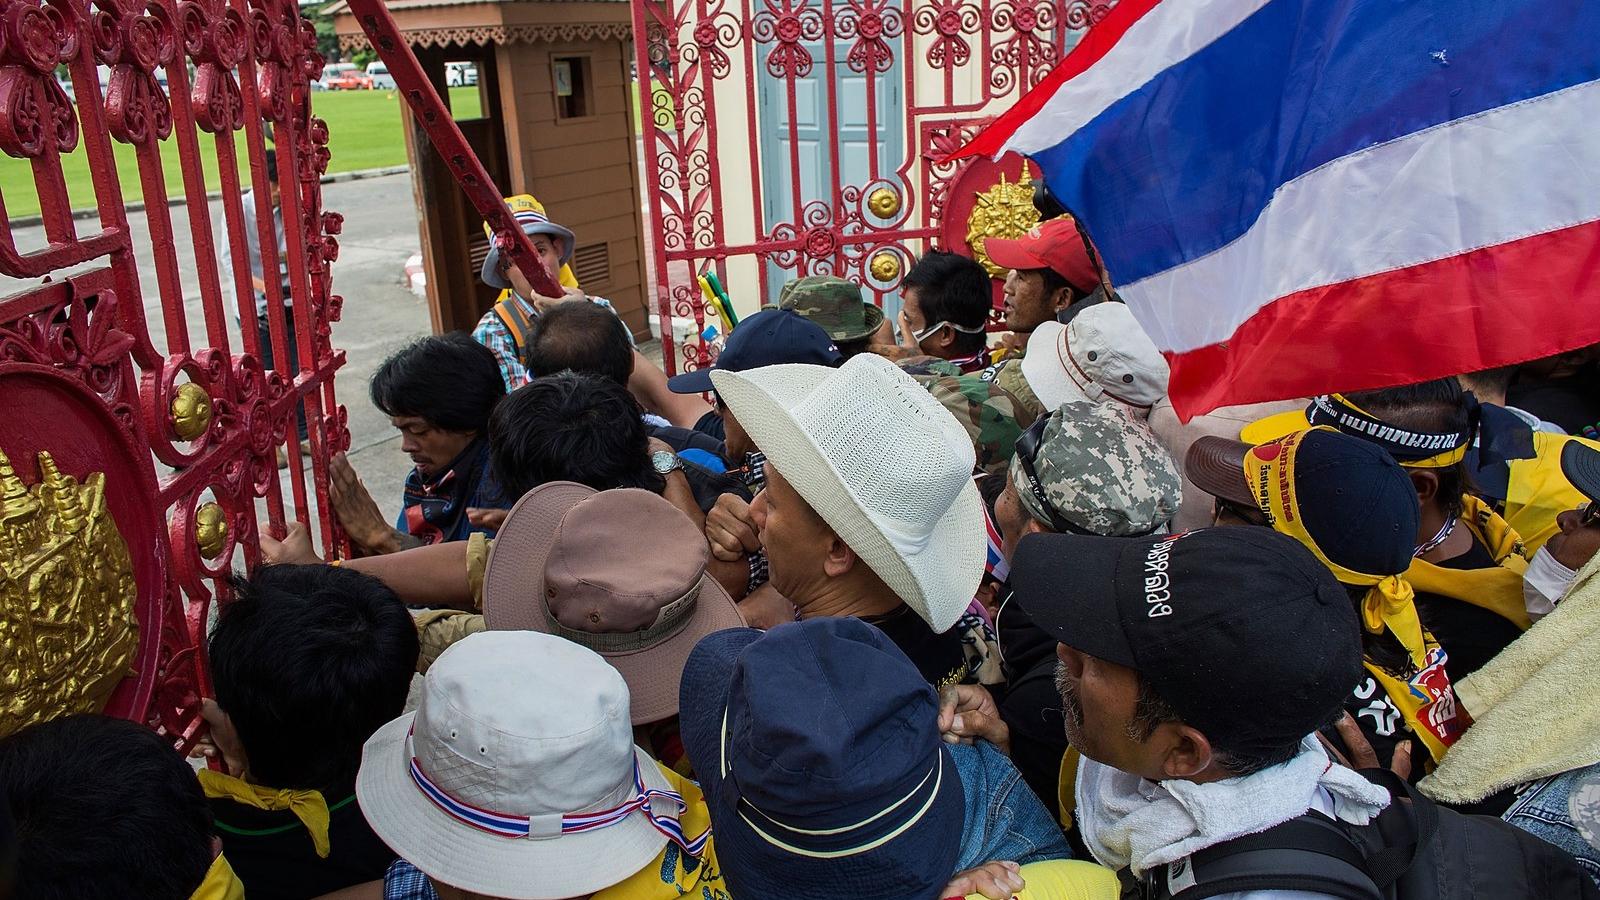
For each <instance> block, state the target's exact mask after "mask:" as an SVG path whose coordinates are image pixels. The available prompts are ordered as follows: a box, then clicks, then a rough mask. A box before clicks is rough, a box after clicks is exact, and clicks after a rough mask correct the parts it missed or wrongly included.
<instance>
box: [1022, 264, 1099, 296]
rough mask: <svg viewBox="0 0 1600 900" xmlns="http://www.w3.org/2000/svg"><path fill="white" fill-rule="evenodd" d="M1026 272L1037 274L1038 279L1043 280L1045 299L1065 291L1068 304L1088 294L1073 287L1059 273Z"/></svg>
mask: <svg viewBox="0 0 1600 900" xmlns="http://www.w3.org/2000/svg"><path fill="white" fill-rule="evenodd" d="M1028 271H1032V272H1037V273H1039V277H1040V278H1043V279H1044V295H1045V296H1046V297H1053V296H1055V293H1056V291H1059V290H1061V289H1062V288H1066V289H1067V297H1068V298H1069V299H1068V300H1067V303H1068V304H1072V303H1076V302H1078V301H1079V300H1082V299H1083V298H1084V297H1087V296H1088V294H1085V293H1084V292H1082V291H1080V290H1078V289H1077V288H1075V287H1073V286H1072V283H1071V282H1069V281H1067V277H1066V276H1065V275H1062V274H1061V273H1060V272H1057V271H1056V270H1055V269H1050V268H1045V269H1030V270H1028Z"/></svg>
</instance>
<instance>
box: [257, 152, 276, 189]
mask: <svg viewBox="0 0 1600 900" xmlns="http://www.w3.org/2000/svg"><path fill="white" fill-rule="evenodd" d="M261 162H262V168H264V169H266V170H267V180H268V181H270V182H272V183H273V184H277V183H278V151H277V150H275V149H273V148H271V147H268V148H267V149H266V150H264V151H262V154H261Z"/></svg>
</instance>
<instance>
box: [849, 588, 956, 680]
mask: <svg viewBox="0 0 1600 900" xmlns="http://www.w3.org/2000/svg"><path fill="white" fill-rule="evenodd" d="M862 621H864V622H866V623H868V624H869V625H875V626H877V628H878V630H879V631H881V632H883V633H884V635H885V636H887V637H888V638H889V640H891V641H894V644H895V646H896V647H899V648H900V651H901V652H902V653H904V654H905V655H906V656H907V657H909V658H910V659H911V662H912V663H914V664H915V665H916V667H917V671H918V672H921V673H922V677H923V678H925V679H927V681H928V683H929V684H931V685H933V687H934V689H935V690H937V689H939V688H942V687H945V686H946V685H951V684H964V683H966V682H967V681H968V678H967V676H968V674H969V673H968V671H967V654H966V651H965V650H964V649H963V648H964V646H965V645H964V644H963V643H962V640H961V633H960V632H959V631H958V630H957V629H954V628H952V629H950V630H949V631H946V632H945V633H944V634H934V632H933V628H932V627H930V626H929V625H928V623H927V622H924V621H923V620H922V617H921V616H919V615H917V614H916V613H915V612H913V611H912V610H911V607H909V606H902V607H900V608H899V609H897V610H895V611H894V612H892V613H889V614H888V615H885V616H873V617H870V618H868V617H865V616H863V617H862Z"/></svg>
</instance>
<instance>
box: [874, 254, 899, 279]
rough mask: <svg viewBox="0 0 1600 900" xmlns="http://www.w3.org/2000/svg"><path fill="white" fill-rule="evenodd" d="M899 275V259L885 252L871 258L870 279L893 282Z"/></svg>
mask: <svg viewBox="0 0 1600 900" xmlns="http://www.w3.org/2000/svg"><path fill="white" fill-rule="evenodd" d="M899 274H900V257H898V256H896V255H894V254H893V253H890V252H889V251H887V250H884V251H881V252H879V253H877V254H876V255H874V256H873V257H872V277H873V278H876V279H878V280H879V281H893V280H894V279H895V276H896V275H899Z"/></svg>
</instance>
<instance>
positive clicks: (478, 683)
mask: <svg viewBox="0 0 1600 900" xmlns="http://www.w3.org/2000/svg"><path fill="white" fill-rule="evenodd" d="M629 708H630V703H629V696H628V685H627V683H626V682H624V681H623V680H622V675H621V674H619V673H618V672H617V670H616V669H613V668H612V667H611V666H609V665H607V664H606V662H605V660H603V659H601V658H600V656H599V655H598V654H596V653H595V652H594V651H592V650H589V649H587V648H585V647H580V646H578V645H577V644H574V643H572V642H570V641H565V640H562V639H561V638H558V637H554V636H552V635H548V634H539V633H537V632H532V631H488V632H483V633H481V634H474V635H471V636H470V637H467V638H465V639H463V640H461V641H459V642H457V643H456V644H454V645H452V646H451V647H450V648H449V649H448V650H446V651H445V652H444V653H443V654H441V655H440V656H439V659H438V661H436V662H435V663H434V664H433V665H432V666H431V667H430V668H429V669H428V675H427V680H426V682H425V684H424V687H423V690H422V701H421V703H420V705H419V706H418V707H417V711H416V712H415V713H407V714H406V715H403V716H401V717H400V718H398V719H395V720H394V721H393V722H390V723H389V724H387V725H385V726H383V727H382V728H380V729H378V731H377V733H375V734H374V735H373V736H372V737H371V738H370V739H369V740H368V741H367V744H366V746H365V747H364V748H363V749H362V753H361V771H360V772H359V773H358V774H357V776H356V797H357V798H358V799H359V800H360V802H361V811H362V812H363V813H364V814H365V815H366V818H367V822H368V824H370V825H371V826H372V830H373V831H374V832H376V833H377V835H378V837H380V838H382V839H383V842H384V843H386V844H388V845H389V846H390V847H391V848H392V849H393V850H394V851H395V852H396V853H398V854H399V855H400V856H401V857H402V858H404V859H406V860H407V861H409V862H410V863H411V864H412V865H414V866H416V867H417V868H418V869H421V870H422V871H423V872H424V873H425V874H427V875H429V876H431V877H433V878H435V879H437V880H439V881H441V882H443V883H445V884H448V885H451V886H453V887H458V888H461V889H463V890H466V891H472V892H475V893H479V894H486V895H488V896H491V897H507V898H514V900H524V898H525V900H559V898H563V897H582V896H587V895H589V894H592V893H594V892H596V891H599V890H601V889H603V888H606V887H610V886H611V885H614V884H616V883H617V882H620V881H622V880H624V879H626V878H628V877H630V876H632V875H633V874H634V873H636V872H638V871H639V870H640V869H643V868H644V867H645V866H647V865H649V864H650V863H651V861H653V860H654V859H655V858H656V856H658V855H659V854H660V853H661V850H662V848H663V847H665V846H666V843H667V836H666V833H665V832H663V831H661V830H659V829H658V828H656V826H655V825H653V824H652V823H651V820H650V818H649V817H648V816H647V815H646V813H645V811H635V812H632V813H629V814H624V815H618V816H615V817H614V821H610V822H608V824H606V825H604V826H603V827H594V828H592V829H591V830H581V831H578V830H572V829H570V828H568V829H566V830H564V828H563V818H564V817H573V816H575V815H578V814H583V813H597V812H603V811H615V810H617V809H618V808H619V807H623V806H626V805H627V804H628V803H629V802H630V801H634V800H635V799H636V798H638V797H639V796H640V791H639V790H638V787H637V786H636V784H635V781H634V779H635V772H636V771H637V772H638V773H639V777H641V778H642V779H643V783H644V786H645V787H646V788H648V789H650V790H653V791H662V792H670V791H671V790H672V786H671V784H670V783H669V782H668V781H667V779H666V777H665V776H664V775H662V774H661V771H660V769H658V768H657V767H656V764H655V762H654V761H653V760H651V758H650V757H649V755H648V754H646V753H645V752H644V751H643V750H640V749H638V748H637V747H635V746H634V744H633V725H632V723H631V720H630V717H629ZM636 767H637V768H636ZM651 796H654V795H651ZM646 809H653V810H654V811H655V812H656V813H670V814H675V813H676V812H677V810H676V809H673V808H672V805H671V804H670V803H667V802H664V800H662V799H653V800H649V801H647V806H646ZM574 860H581V861H582V864H581V865H574V863H573V861H574Z"/></svg>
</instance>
